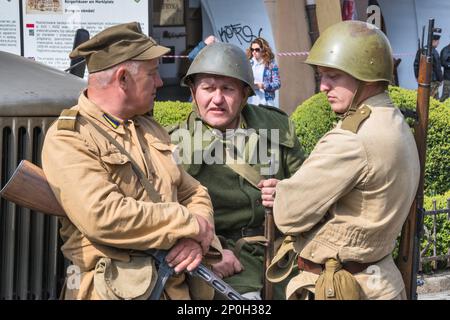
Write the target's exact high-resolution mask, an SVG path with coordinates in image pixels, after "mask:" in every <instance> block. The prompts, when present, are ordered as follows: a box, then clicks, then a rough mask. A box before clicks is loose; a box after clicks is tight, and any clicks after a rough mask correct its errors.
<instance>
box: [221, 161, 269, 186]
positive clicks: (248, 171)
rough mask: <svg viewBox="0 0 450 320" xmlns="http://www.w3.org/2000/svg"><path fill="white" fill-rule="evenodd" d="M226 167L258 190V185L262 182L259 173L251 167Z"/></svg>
mask: <svg viewBox="0 0 450 320" xmlns="http://www.w3.org/2000/svg"><path fill="white" fill-rule="evenodd" d="M226 165H227V166H228V167H229V168H230V169H231V170H233V171H234V172H236V173H237V174H238V175H240V176H241V177H242V178H244V179H245V180H247V181H248V182H249V183H250V184H251V185H253V186H254V187H255V188H257V189H259V188H258V183H259V182H260V181H261V180H262V177H261V175H260V174H259V172H258V171H257V170H256V169H255V168H253V167H252V166H251V165H249V164H247V163H242V164H238V163H226Z"/></svg>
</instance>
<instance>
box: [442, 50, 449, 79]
mask: <svg viewBox="0 0 450 320" xmlns="http://www.w3.org/2000/svg"><path fill="white" fill-rule="evenodd" d="M441 65H442V67H443V68H444V80H450V44H449V45H448V46H445V47H444V49H442V51H441Z"/></svg>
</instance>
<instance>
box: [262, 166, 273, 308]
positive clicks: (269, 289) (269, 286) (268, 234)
mask: <svg viewBox="0 0 450 320" xmlns="http://www.w3.org/2000/svg"><path fill="white" fill-rule="evenodd" d="M271 168H272V166H271V161H270V160H269V170H272V169H271ZM272 177H273V175H272V174H269V175H268V176H267V177H266V179H270V178H272ZM264 211H265V219H264V237H265V238H266V239H267V243H266V247H265V250H264V285H263V298H264V300H273V283H272V282H270V281H269V280H268V278H267V276H265V274H266V271H267V269H269V266H270V264H271V263H272V259H273V255H274V253H273V251H274V250H273V243H274V241H275V221H274V219H273V208H268V207H265V208H264Z"/></svg>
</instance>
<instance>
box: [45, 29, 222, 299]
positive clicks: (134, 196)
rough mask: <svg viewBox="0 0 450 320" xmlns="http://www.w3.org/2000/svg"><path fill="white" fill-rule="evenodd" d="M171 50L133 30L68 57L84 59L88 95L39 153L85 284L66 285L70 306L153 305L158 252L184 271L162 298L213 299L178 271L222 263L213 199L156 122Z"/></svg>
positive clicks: (112, 32) (66, 249)
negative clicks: (149, 301) (162, 61)
mask: <svg viewBox="0 0 450 320" xmlns="http://www.w3.org/2000/svg"><path fill="white" fill-rule="evenodd" d="M168 51H169V49H167V48H165V47H162V46H159V45H157V44H156V42H155V41H154V40H153V39H152V38H150V37H147V36H146V35H144V34H143V33H142V31H141V29H140V26H139V24H138V23H128V24H122V25H117V26H114V27H111V28H108V29H106V30H104V31H102V32H101V33H99V34H98V35H97V36H95V37H94V38H92V39H91V40H89V41H88V42H86V43H84V44H82V45H80V46H79V47H77V48H76V49H75V50H74V51H73V52H72V53H71V57H72V58H75V57H85V58H86V61H87V66H88V70H89V72H90V75H89V84H88V88H87V90H86V91H84V92H83V93H82V94H81V95H80V98H79V101H78V105H76V106H75V107H73V108H72V109H70V110H65V111H64V112H63V113H62V114H61V116H60V118H59V119H58V121H57V122H56V123H55V124H54V125H53V126H52V127H51V128H50V129H49V131H48V134H47V136H46V139H45V142H44V147H43V153H42V162H43V168H44V172H45V174H46V176H47V179H48V181H49V183H50V186H51V187H52V190H53V191H54V193H55V195H56V197H57V199H58V201H59V202H60V204H61V206H62V207H63V208H64V210H65V211H66V213H67V216H68V219H62V220H61V223H62V228H61V236H62V238H63V241H64V245H63V246H62V251H63V253H64V255H65V257H66V258H68V259H69V260H71V261H72V262H73V264H74V265H75V266H76V267H77V268H78V269H79V270H80V274H79V276H80V278H79V281H78V282H77V281H73V277H74V275H71V279H68V280H69V281H68V282H67V285H66V290H65V292H64V297H65V298H66V299H145V298H147V297H148V296H149V295H150V292H151V290H152V288H153V286H154V285H155V279H156V276H155V266H154V262H153V260H152V259H151V258H149V257H148V256H146V255H143V254H142V251H144V250H147V249H151V248H155V249H167V250H169V253H168V255H167V258H166V260H167V262H168V263H169V265H170V266H173V267H174V269H175V271H176V272H177V273H178V274H177V275H175V276H173V277H171V278H170V279H169V280H168V282H167V284H166V287H165V291H164V298H168V299H189V298H198V299H209V298H211V297H212V296H213V292H211V290H200V291H199V288H194V287H190V286H189V284H188V281H187V277H186V276H185V275H184V274H183V273H181V272H182V271H184V270H188V271H192V270H193V269H195V268H196V267H197V266H198V265H199V264H200V262H201V261H202V258H203V256H205V255H207V254H209V255H208V256H213V257H214V256H218V257H217V258H219V259H220V252H219V251H218V250H220V249H221V248H220V243H219V242H218V239H217V238H216V237H215V234H214V227H213V218H212V205H211V201H210V198H209V196H208V193H207V191H206V189H205V188H204V187H202V186H201V185H200V184H199V182H197V181H196V180H195V179H193V178H192V177H191V176H189V175H188V174H187V173H186V172H185V171H184V170H183V169H182V168H181V167H179V166H177V165H176V163H175V161H174V160H173V158H172V149H173V146H172V145H171V143H170V137H169V136H168V134H167V133H166V132H165V130H164V129H163V128H162V127H161V126H160V125H159V124H158V123H156V121H155V120H154V119H153V118H152V117H151V116H150V115H149V114H150V112H151V110H152V108H153V104H154V98H155V93H156V90H157V88H158V87H160V86H162V81H161V78H160V76H159V73H158V58H159V57H160V56H162V55H163V54H165V53H167V52H168ZM211 244H212V247H213V248H215V249H211V250H210V245H211ZM214 261H217V260H215V259H213V262H214ZM200 289H204V288H203V287H202V288H200ZM194 292H195V296H192V293H194Z"/></svg>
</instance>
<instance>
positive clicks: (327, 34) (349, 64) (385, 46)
mask: <svg viewBox="0 0 450 320" xmlns="http://www.w3.org/2000/svg"><path fill="white" fill-rule="evenodd" d="M305 63H308V64H311V65H316V66H322V67H329V68H335V69H339V70H341V71H344V72H346V73H348V74H350V75H351V76H353V77H354V78H356V79H358V80H361V81H365V82H375V81H388V82H390V81H391V79H392V74H393V68H394V67H393V56H392V49H391V45H390V44H389V40H388V38H387V37H386V35H385V34H384V33H383V32H382V31H381V30H380V29H378V28H377V27H376V26H375V25H372V24H369V23H366V22H362V21H343V22H339V23H336V24H334V25H332V26H331V27H329V28H328V29H326V30H325V31H324V32H323V33H322V34H321V35H320V37H319V38H318V39H317V41H316V43H314V45H313V47H312V48H311V51H310V53H309V56H308V58H307V59H306V61H305Z"/></svg>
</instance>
